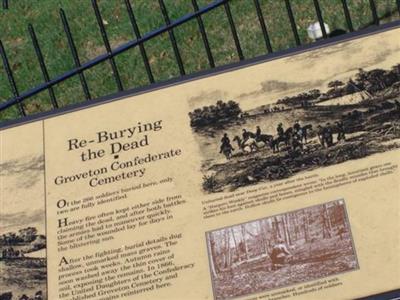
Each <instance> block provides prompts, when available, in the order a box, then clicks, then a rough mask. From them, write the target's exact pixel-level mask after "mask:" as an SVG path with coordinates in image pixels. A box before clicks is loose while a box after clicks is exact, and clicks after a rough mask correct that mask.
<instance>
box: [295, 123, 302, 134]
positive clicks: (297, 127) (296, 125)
mask: <svg viewBox="0 0 400 300" xmlns="http://www.w3.org/2000/svg"><path fill="white" fill-rule="evenodd" d="M293 130H294V133H295V134H299V131H300V130H301V126H300V121H299V120H296V122H294V125H293Z"/></svg>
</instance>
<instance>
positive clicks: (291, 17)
mask: <svg viewBox="0 0 400 300" xmlns="http://www.w3.org/2000/svg"><path fill="white" fill-rule="evenodd" d="M285 4H286V10H287V13H288V16H289V21H290V26H291V27H292V32H293V36H294V39H295V40H296V45H297V46H300V45H301V42H300V37H299V32H298V31H297V25H296V20H295V19H294V15H293V10H292V5H291V4H290V0H285Z"/></svg>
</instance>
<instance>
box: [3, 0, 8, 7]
mask: <svg viewBox="0 0 400 300" xmlns="http://www.w3.org/2000/svg"><path fill="white" fill-rule="evenodd" d="M3 8H4V9H8V0H3Z"/></svg>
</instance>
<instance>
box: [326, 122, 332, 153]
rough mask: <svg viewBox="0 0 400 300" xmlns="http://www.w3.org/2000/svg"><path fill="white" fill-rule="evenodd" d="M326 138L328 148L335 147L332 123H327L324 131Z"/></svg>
mask: <svg viewBox="0 0 400 300" xmlns="http://www.w3.org/2000/svg"><path fill="white" fill-rule="evenodd" d="M324 138H325V141H326V145H327V146H328V147H330V146H332V145H333V129H332V127H331V123H329V122H328V123H326V125H325V130H324Z"/></svg>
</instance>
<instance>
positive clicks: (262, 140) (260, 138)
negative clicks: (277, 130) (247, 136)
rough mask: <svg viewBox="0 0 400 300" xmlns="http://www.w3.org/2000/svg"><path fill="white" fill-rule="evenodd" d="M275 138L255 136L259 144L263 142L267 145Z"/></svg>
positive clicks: (262, 135)
mask: <svg viewBox="0 0 400 300" xmlns="http://www.w3.org/2000/svg"><path fill="white" fill-rule="evenodd" d="M273 138H274V137H273V136H272V135H270V134H260V135H258V136H257V135H256V136H255V139H256V141H257V142H263V143H265V144H270V143H271V141H272V140H273Z"/></svg>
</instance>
